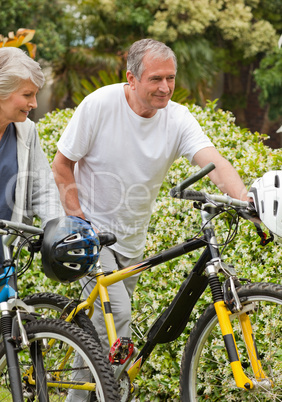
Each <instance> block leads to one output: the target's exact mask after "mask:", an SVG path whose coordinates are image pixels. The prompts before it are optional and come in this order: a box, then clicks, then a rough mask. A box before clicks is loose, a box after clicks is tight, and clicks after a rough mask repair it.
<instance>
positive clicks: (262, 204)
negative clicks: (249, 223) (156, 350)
mask: <svg viewBox="0 0 282 402" xmlns="http://www.w3.org/2000/svg"><path fill="white" fill-rule="evenodd" d="M261 213H262V214H264V202H263V200H261Z"/></svg>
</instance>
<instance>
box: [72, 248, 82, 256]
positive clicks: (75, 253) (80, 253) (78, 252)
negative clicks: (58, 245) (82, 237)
mask: <svg viewBox="0 0 282 402" xmlns="http://www.w3.org/2000/svg"><path fill="white" fill-rule="evenodd" d="M68 254H69V255H85V250H84V248H78V249H76V250H68Z"/></svg>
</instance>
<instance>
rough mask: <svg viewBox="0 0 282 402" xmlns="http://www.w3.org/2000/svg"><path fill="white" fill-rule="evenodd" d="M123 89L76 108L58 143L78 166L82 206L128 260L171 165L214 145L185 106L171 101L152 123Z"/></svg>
mask: <svg viewBox="0 0 282 402" xmlns="http://www.w3.org/2000/svg"><path fill="white" fill-rule="evenodd" d="M124 85H125V84H124V83H122V84H114V85H109V86H105V87H102V88H100V89H98V90H96V91H95V92H93V93H92V94H90V95H88V96H87V97H86V98H85V99H84V100H83V102H81V104H80V105H79V106H78V108H77V109H76V111H75V113H74V115H73V117H72V119H71V121H70V123H69V124H68V126H67V128H66V130H65V131H64V133H63V135H62V137H61V139H60V140H59V142H58V149H59V150H60V152H61V153H62V154H63V155H65V156H66V157H67V158H68V159H70V160H72V161H77V162H78V163H76V164H75V179H76V183H77V186H78V192H79V200H80V204H81V208H82V210H83V212H84V214H85V216H86V217H87V219H89V220H90V221H91V222H92V223H93V224H94V225H95V226H96V227H97V228H98V229H99V230H100V231H110V232H113V233H114V234H115V235H116V237H117V243H116V244H115V245H114V246H113V247H112V248H113V249H115V250H116V251H118V252H119V253H121V254H123V255H124V256H126V257H131V258H133V257H136V256H138V255H140V254H141V253H142V251H143V249H144V246H145V241H146V233H147V228H148V224H149V221H150V217H151V213H152V209H153V205H154V202H155V199H156V197H157V195H158V192H159V189H160V186H161V184H162V182H163V180H164V178H165V175H166V173H167V171H168V169H169V168H170V166H171V164H172V163H173V162H174V160H176V159H177V158H179V157H180V156H186V157H187V158H188V159H189V161H190V162H191V161H192V159H193V156H194V155H195V153H196V152H197V151H199V150H200V149H202V148H205V147H210V146H213V145H212V143H211V141H210V140H209V139H208V138H207V136H206V135H204V133H203V132H202V129H201V128H200V126H199V124H198V122H197V121H196V119H195V118H194V117H193V116H192V115H191V113H190V112H189V111H188V109H187V107H185V106H182V105H179V104H177V103H175V102H172V101H169V103H168V105H167V106H166V107H165V108H164V109H159V110H158V111H157V113H156V114H155V115H154V116H153V117H151V118H143V117H141V116H139V115H137V114H136V113H135V112H134V111H133V110H132V109H131V108H130V106H129V105H128V103H127V100H126V97H125V93H124V88H123V87H124Z"/></svg>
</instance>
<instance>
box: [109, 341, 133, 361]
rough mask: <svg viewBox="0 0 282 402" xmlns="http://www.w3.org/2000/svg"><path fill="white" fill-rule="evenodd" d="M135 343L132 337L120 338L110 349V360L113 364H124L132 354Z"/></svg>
mask: <svg viewBox="0 0 282 402" xmlns="http://www.w3.org/2000/svg"><path fill="white" fill-rule="evenodd" d="M133 350H134V343H133V342H132V340H131V338H126V337H120V338H118V339H117V340H116V341H115V343H114V344H113V346H112V347H111V349H110V353H109V360H110V362H111V363H112V364H121V365H123V364H124V363H125V362H126V361H127V360H128V359H129V358H130V356H131V355H132V353H133Z"/></svg>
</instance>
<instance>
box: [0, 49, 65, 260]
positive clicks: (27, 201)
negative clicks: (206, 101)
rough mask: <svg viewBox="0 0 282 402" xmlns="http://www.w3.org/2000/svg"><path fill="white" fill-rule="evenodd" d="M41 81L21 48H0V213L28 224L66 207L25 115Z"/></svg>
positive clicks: (36, 66) (34, 104)
mask: <svg viewBox="0 0 282 402" xmlns="http://www.w3.org/2000/svg"><path fill="white" fill-rule="evenodd" d="M43 84H44V76H43V73H42V71H41V68H40V66H39V64H38V63H37V62H36V61H34V60H33V59H31V58H30V57H29V56H28V55H27V54H26V53H25V52H24V51H22V50H21V49H18V48H12V47H7V48H0V172H1V175H0V218H2V219H6V220H12V221H17V222H25V223H27V224H31V223H32V218H33V216H35V215H37V216H39V217H40V218H41V219H42V225H43V226H44V225H45V223H46V222H47V221H48V220H49V219H52V218H55V217H57V216H61V215H64V212H63V210H62V207H61V203H60V200H59V195H58V192H57V187H56V184H55V182H54V180H53V176H52V173H51V170H50V167H49V163H48V161H47V158H46V156H45V154H44V153H43V150H42V149H41V147H40V143H39V137H38V134H37V131H36V127H35V124H34V123H33V122H32V121H31V120H29V119H28V114H29V112H30V111H31V110H32V109H35V108H36V107H37V102H36V95H37V92H38V91H39V89H40V88H42V86H43ZM0 254H1V253H0ZM0 259H1V256H0Z"/></svg>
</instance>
